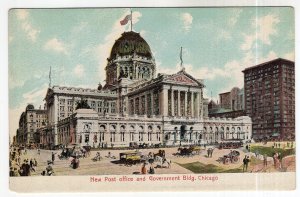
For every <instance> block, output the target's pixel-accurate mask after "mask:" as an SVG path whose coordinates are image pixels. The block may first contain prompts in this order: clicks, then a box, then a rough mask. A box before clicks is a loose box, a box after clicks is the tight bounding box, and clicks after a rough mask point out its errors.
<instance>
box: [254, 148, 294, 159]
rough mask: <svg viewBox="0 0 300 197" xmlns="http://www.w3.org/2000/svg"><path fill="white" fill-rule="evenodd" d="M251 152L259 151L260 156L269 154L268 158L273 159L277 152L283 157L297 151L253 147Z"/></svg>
mask: <svg viewBox="0 0 300 197" xmlns="http://www.w3.org/2000/svg"><path fill="white" fill-rule="evenodd" d="M250 151H251V152H253V153H255V152H256V151H258V153H259V154H261V155H264V154H267V156H268V157H273V155H274V153H275V152H277V153H281V154H282V156H283V157H285V156H288V155H294V154H295V149H282V148H272V147H264V146H251V147H250Z"/></svg>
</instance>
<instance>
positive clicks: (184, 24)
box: [8, 7, 295, 137]
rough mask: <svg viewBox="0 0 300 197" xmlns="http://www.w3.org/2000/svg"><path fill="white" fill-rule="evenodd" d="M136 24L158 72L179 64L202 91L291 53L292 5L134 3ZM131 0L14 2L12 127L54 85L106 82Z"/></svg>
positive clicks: (213, 94) (214, 90) (214, 94)
mask: <svg viewBox="0 0 300 197" xmlns="http://www.w3.org/2000/svg"><path fill="white" fill-rule="evenodd" d="M132 11H133V31H135V32H139V33H140V34H141V36H142V37H143V38H144V39H145V40H146V41H147V43H148V44H149V46H150V48H151V51H152V53H153V55H154V58H155V61H156V66H157V73H167V74H171V73H175V72H177V71H179V69H180V55H179V54H180V47H183V64H184V66H185V69H186V71H187V72H188V73H189V74H191V75H192V76H194V77H195V78H197V79H203V80H204V83H205V86H206V88H205V90H204V93H205V94H204V96H205V97H206V98H209V99H211V98H212V99H214V100H215V101H216V100H218V99H219V98H218V94H219V93H222V92H227V91H230V90H231V89H232V88H233V87H240V88H242V87H243V77H244V76H243V73H242V70H244V69H245V68H247V67H250V66H253V65H256V64H259V63H262V62H265V61H269V60H272V59H275V58H278V57H281V58H285V59H289V60H292V61H294V48H295V46H294V45H295V38H294V37H295V35H294V32H295V30H294V27H295V24H294V23H295V21H294V10H293V8H291V7H231V8H230V7H229V8H133V9H132ZM129 13H130V10H129V9H128V8H112V9H108V8H102V9H94V8H90V9H11V10H10V11H9V17H8V20H9V21H8V23H9V27H8V33H9V36H8V39H9V44H8V45H9V46H8V51H9V113H10V127H9V129H10V135H11V137H12V135H15V133H16V129H17V128H18V121H19V117H20V115H21V113H22V111H24V110H25V108H26V106H27V104H29V103H31V104H34V105H35V107H36V108H38V107H39V106H40V105H41V106H43V103H44V101H43V99H44V97H45V95H46V91H47V88H48V86H49V70H50V67H51V79H52V85H60V86H72V87H83V88H97V86H98V83H99V82H100V83H102V85H103V84H104V79H105V72H104V68H105V66H106V63H107V60H106V58H108V57H109V54H110V50H111V47H112V46H113V44H114V41H115V40H116V39H118V38H119V37H120V36H121V34H122V33H123V32H124V31H129V30H130V25H129V24H130V23H129V24H128V25H124V26H121V25H120V21H121V20H122V19H124V17H125V16H126V15H128V14H129Z"/></svg>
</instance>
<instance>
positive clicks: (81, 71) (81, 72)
mask: <svg viewBox="0 0 300 197" xmlns="http://www.w3.org/2000/svg"><path fill="white" fill-rule="evenodd" d="M84 71H85V69H84V66H83V65H82V64H77V65H76V66H75V68H74V70H73V73H74V74H75V75H76V76H77V77H82V76H83V75H84Z"/></svg>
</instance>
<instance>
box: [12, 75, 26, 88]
mask: <svg viewBox="0 0 300 197" xmlns="http://www.w3.org/2000/svg"><path fill="white" fill-rule="evenodd" d="M24 83H25V81H24V80H20V79H17V77H13V76H12V75H9V77H8V87H9V89H14V88H16V87H22V86H23V85H24Z"/></svg>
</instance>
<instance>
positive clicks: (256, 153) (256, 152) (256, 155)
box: [255, 150, 259, 158]
mask: <svg viewBox="0 0 300 197" xmlns="http://www.w3.org/2000/svg"><path fill="white" fill-rule="evenodd" d="M258 156H259V152H258V150H256V151H255V157H256V158H258Z"/></svg>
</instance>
